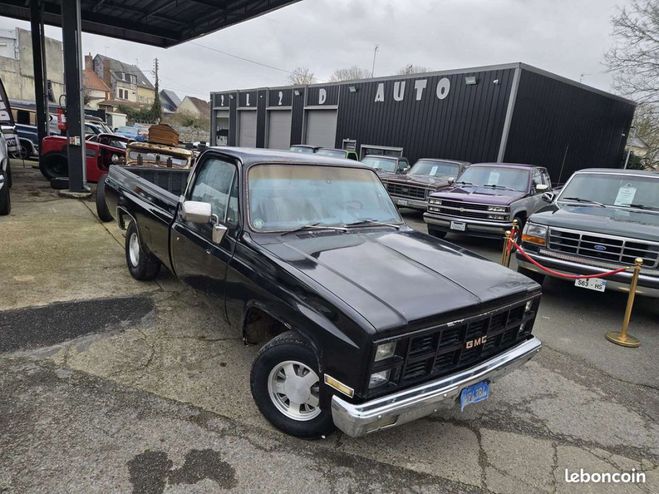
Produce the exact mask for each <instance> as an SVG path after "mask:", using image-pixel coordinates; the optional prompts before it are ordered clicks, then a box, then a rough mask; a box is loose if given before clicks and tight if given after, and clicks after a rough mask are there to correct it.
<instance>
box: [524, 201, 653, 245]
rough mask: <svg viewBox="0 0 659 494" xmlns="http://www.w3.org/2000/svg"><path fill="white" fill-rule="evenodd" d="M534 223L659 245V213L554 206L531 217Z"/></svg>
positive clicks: (594, 207) (565, 205)
mask: <svg viewBox="0 0 659 494" xmlns="http://www.w3.org/2000/svg"><path fill="white" fill-rule="evenodd" d="M530 221H532V222H533V223H539V224H541V225H547V226H553V227H556V228H570V229H573V230H580V231H587V232H594V233H604V234H607V235H620V236H622V237H631V238H635V239H639V240H649V241H652V242H659V213H658V212H656V211H654V212H653V211H642V210H637V209H626V208H613V207H608V208H603V207H599V206H576V205H567V204H560V205H559V204H551V205H549V206H547V207H545V208H543V209H541V210H540V211H538V212H537V213H535V214H533V215H532V216H531V218H530Z"/></svg>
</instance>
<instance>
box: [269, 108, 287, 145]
mask: <svg viewBox="0 0 659 494" xmlns="http://www.w3.org/2000/svg"><path fill="white" fill-rule="evenodd" d="M290 145H291V112H289V111H284V110H277V111H270V112H269V117H268V147H269V148H273V149H288V148H289V147H290Z"/></svg>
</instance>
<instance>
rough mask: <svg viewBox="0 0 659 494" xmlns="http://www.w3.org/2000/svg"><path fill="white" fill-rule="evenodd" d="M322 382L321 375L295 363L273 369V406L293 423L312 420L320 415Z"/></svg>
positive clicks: (287, 363)
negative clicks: (319, 397)
mask: <svg viewBox="0 0 659 494" xmlns="http://www.w3.org/2000/svg"><path fill="white" fill-rule="evenodd" d="M319 392H320V378H319V377H318V374H316V372H315V371H314V370H313V369H311V368H310V367H308V366H307V365H305V364H303V363H302V362H297V361H295V360H287V361H285V362H281V363H279V364H277V365H276V366H274V367H273V369H272V370H271V371H270V375H269V377H268V393H269V394H270V399H271V400H272V403H274V405H275V406H276V407H277V409H278V410H279V411H280V412H281V413H283V414H284V415H285V416H286V417H288V418H291V419H293V420H299V421H306V420H312V419H314V418H316V417H318V415H320V407H319V399H318V396H319Z"/></svg>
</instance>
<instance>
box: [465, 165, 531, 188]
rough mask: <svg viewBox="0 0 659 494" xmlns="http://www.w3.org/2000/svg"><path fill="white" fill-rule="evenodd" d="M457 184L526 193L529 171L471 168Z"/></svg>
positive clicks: (491, 167)
mask: <svg viewBox="0 0 659 494" xmlns="http://www.w3.org/2000/svg"><path fill="white" fill-rule="evenodd" d="M458 183H466V184H468V185H477V186H491V187H493V188H502V189H511V190H517V191H520V192H526V191H527V190H528V187H529V170H527V169H518V168H507V167H502V166H471V167H469V168H467V169H466V170H465V172H464V173H463V174H462V175H461V176H460V179H459V180H458Z"/></svg>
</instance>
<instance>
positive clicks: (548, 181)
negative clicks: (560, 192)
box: [542, 170, 551, 189]
mask: <svg viewBox="0 0 659 494" xmlns="http://www.w3.org/2000/svg"><path fill="white" fill-rule="evenodd" d="M542 178H543V179H544V183H545V184H547V186H548V187H549V188H550V189H551V178H549V173H547V170H542Z"/></svg>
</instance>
